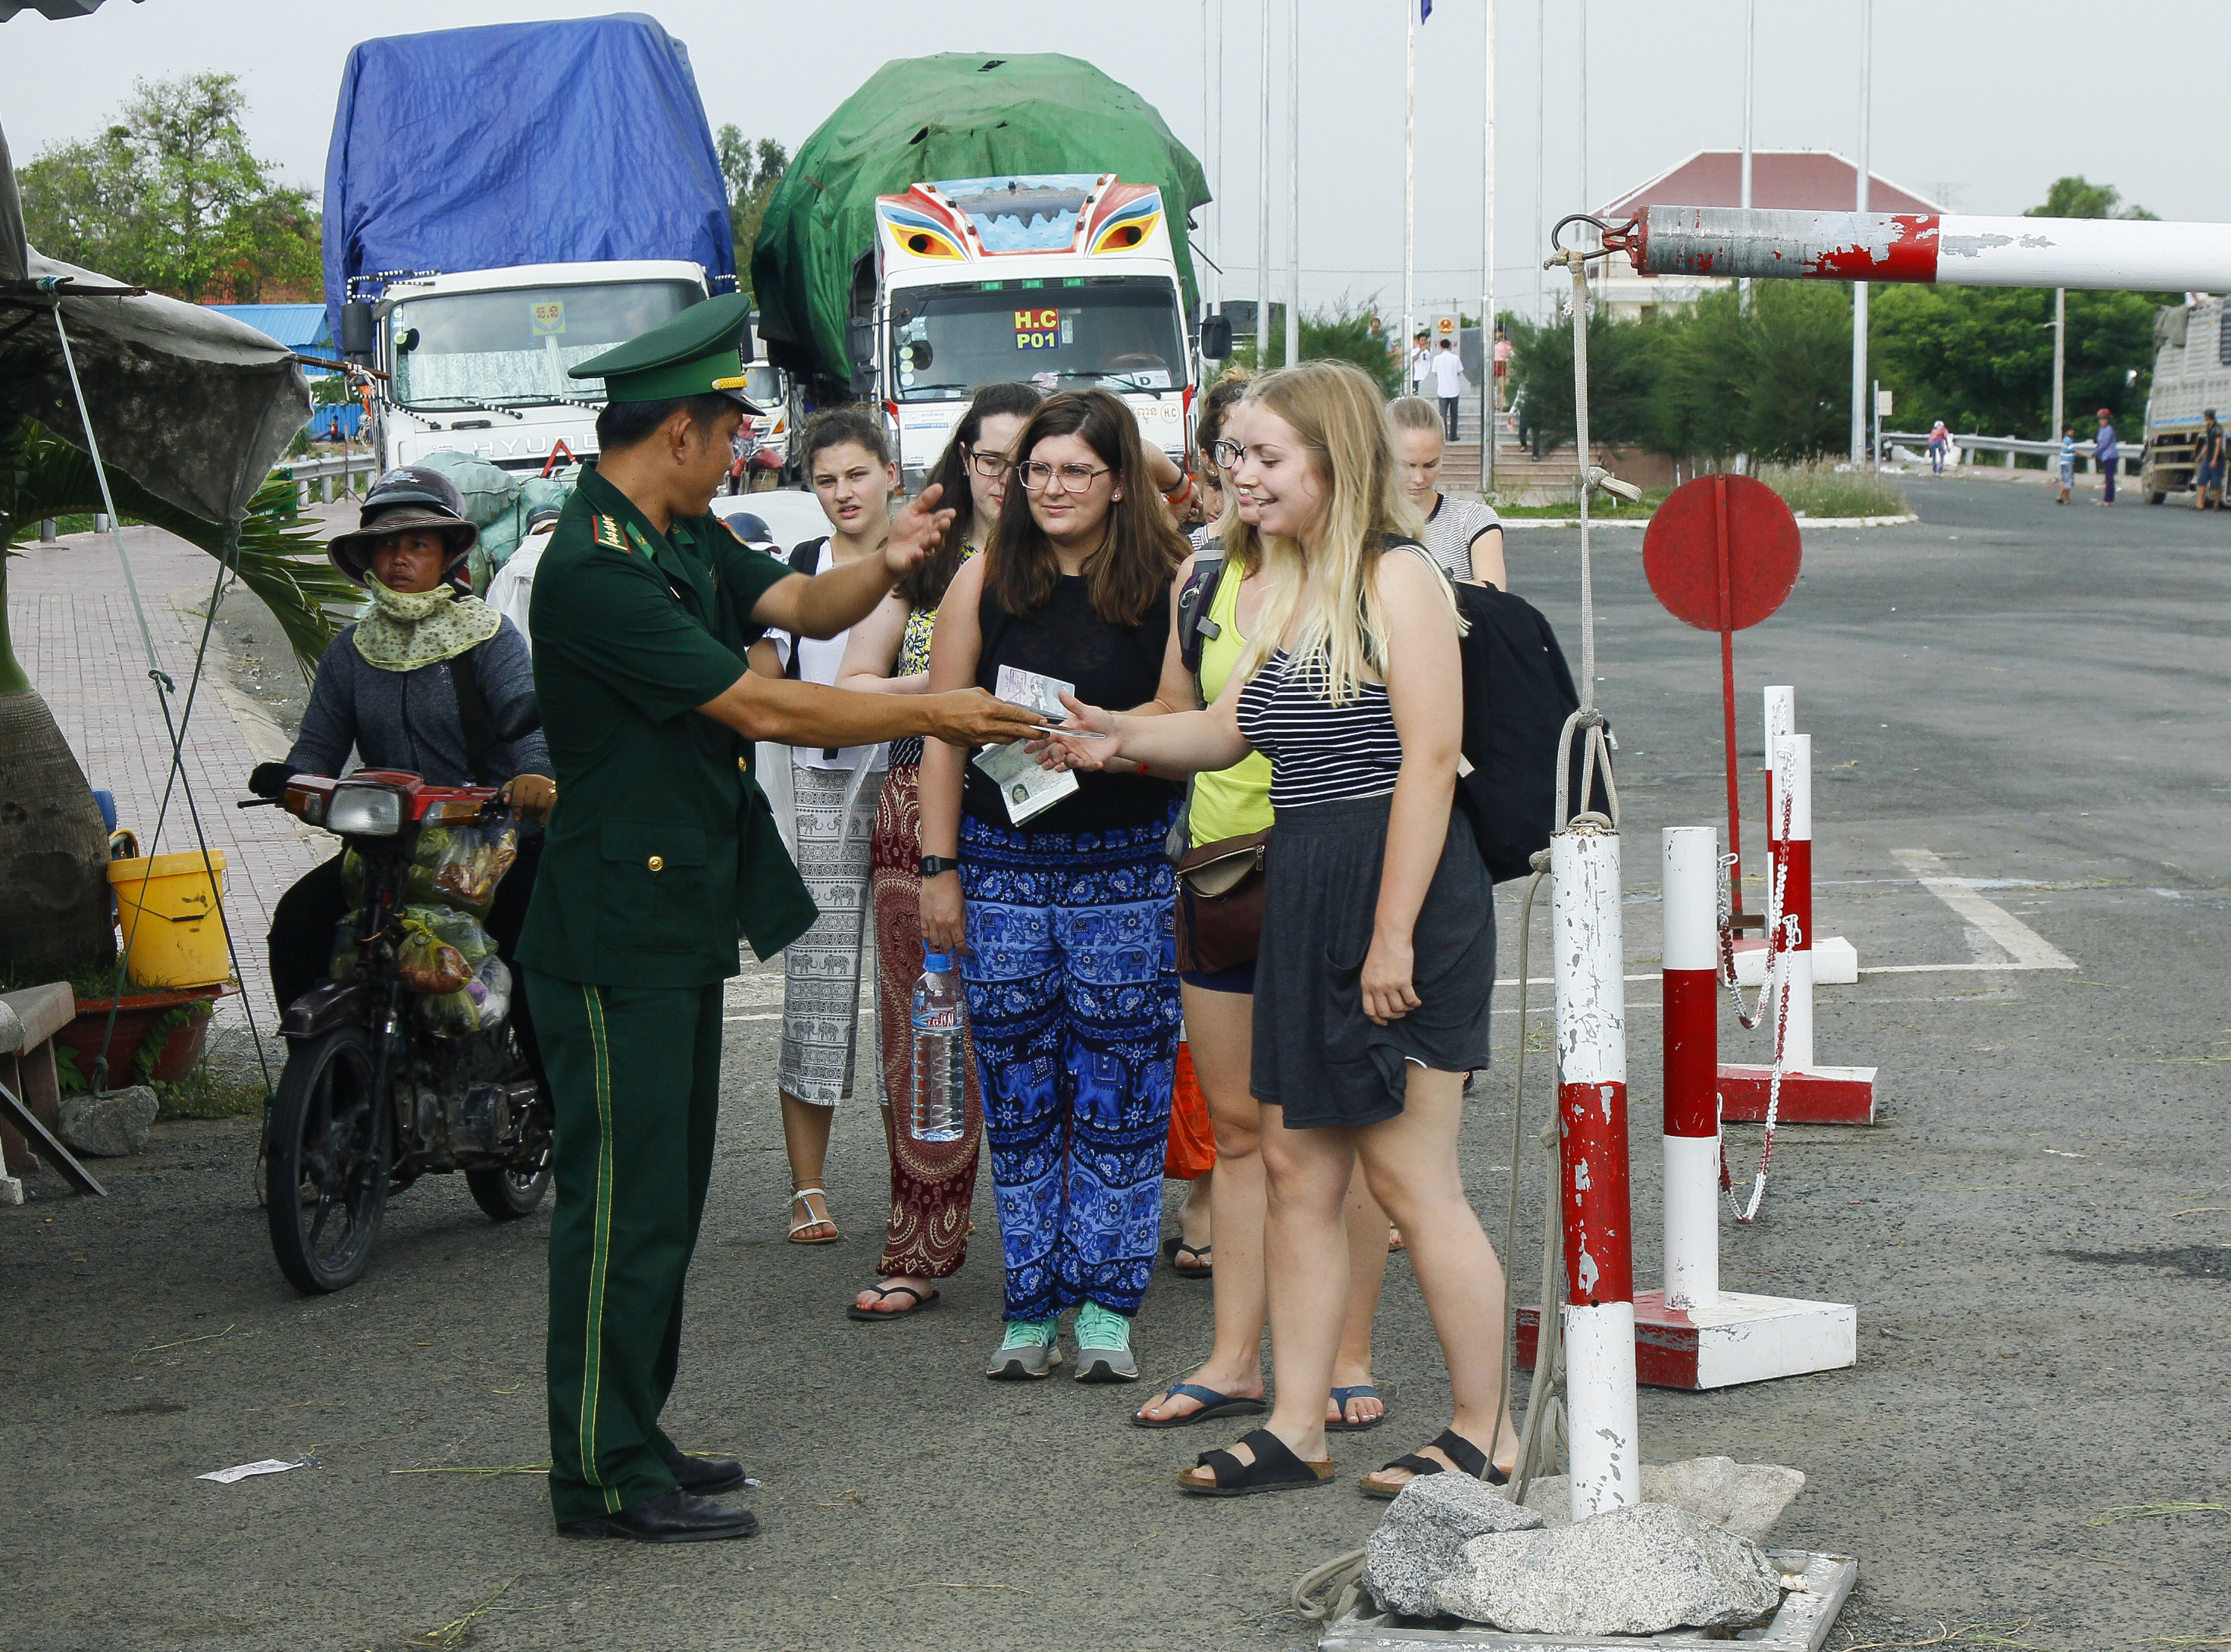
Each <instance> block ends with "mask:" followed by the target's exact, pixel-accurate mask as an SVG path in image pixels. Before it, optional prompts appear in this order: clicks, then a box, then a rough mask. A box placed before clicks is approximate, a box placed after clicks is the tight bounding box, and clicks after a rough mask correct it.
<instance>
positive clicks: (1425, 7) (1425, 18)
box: [1418, 0, 1433, 23]
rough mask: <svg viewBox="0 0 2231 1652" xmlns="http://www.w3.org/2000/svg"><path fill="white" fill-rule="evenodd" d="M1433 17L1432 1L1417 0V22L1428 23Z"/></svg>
mask: <svg viewBox="0 0 2231 1652" xmlns="http://www.w3.org/2000/svg"><path fill="white" fill-rule="evenodd" d="M1432 16H1433V0H1418V21H1419V23H1430V22H1432Z"/></svg>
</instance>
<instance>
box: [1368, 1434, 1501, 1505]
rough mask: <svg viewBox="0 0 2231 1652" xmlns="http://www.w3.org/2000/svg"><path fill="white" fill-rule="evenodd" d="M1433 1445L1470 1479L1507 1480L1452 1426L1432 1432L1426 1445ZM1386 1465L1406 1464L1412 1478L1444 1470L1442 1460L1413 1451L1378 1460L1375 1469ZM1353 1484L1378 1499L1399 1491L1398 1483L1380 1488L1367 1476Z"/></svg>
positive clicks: (1381, 1469) (1383, 1469)
mask: <svg viewBox="0 0 2231 1652" xmlns="http://www.w3.org/2000/svg"><path fill="white" fill-rule="evenodd" d="M1434 1447H1439V1449H1441V1450H1443V1451H1445V1452H1446V1453H1448V1455H1449V1462H1453V1463H1455V1464H1456V1466H1457V1468H1458V1470H1459V1471H1461V1472H1462V1473H1465V1474H1467V1475H1471V1477H1472V1478H1473V1479H1474V1480H1484V1481H1486V1482H1487V1483H1488V1484H1489V1485H1491V1486H1502V1485H1507V1484H1509V1483H1510V1475H1508V1474H1506V1473H1504V1471H1503V1470H1502V1469H1500V1468H1497V1467H1496V1466H1495V1465H1494V1464H1492V1463H1491V1462H1488V1460H1487V1454H1486V1453H1485V1452H1484V1451H1482V1450H1481V1449H1479V1448H1478V1446H1476V1445H1474V1444H1473V1443H1472V1442H1471V1441H1469V1440H1467V1439H1465V1437H1464V1436H1462V1435H1461V1434H1458V1432H1457V1431H1456V1430H1455V1429H1442V1430H1441V1431H1440V1432H1439V1434H1437V1435H1435V1436H1433V1443H1432V1446H1428V1447H1426V1449H1427V1450H1429V1451H1430V1450H1432V1449H1434ZM1389 1468H1407V1469H1408V1470H1409V1471H1410V1474H1411V1476H1412V1478H1413V1479H1414V1478H1416V1477H1417V1476H1418V1475H1440V1474H1446V1473H1447V1472H1448V1468H1447V1465H1446V1464H1445V1463H1439V1462H1434V1461H1433V1460H1432V1458H1431V1457H1426V1456H1420V1455H1418V1453H1416V1452H1414V1451H1413V1452H1412V1453H1410V1455H1407V1456H1404V1457H1397V1458H1395V1459H1394V1462H1382V1463H1381V1464H1380V1465H1379V1472H1380V1473H1381V1474H1382V1475H1383V1474H1385V1473H1386V1472H1387V1470H1388V1469H1389ZM1409 1483H1410V1481H1407V1480H1406V1481H1403V1482H1402V1486H1407V1485H1408V1484H1409ZM1356 1484H1357V1485H1358V1486H1360V1487H1361V1488H1362V1491H1363V1494H1364V1495H1365V1496H1366V1497H1375V1498H1377V1499H1379V1500H1380V1501H1381V1502H1392V1501H1394V1499H1395V1498H1397V1497H1399V1496H1400V1495H1401V1494H1402V1486H1395V1487H1391V1488H1388V1489H1385V1490H1381V1488H1379V1487H1375V1486H1374V1485H1373V1484H1372V1483H1371V1482H1370V1481H1368V1479H1367V1480H1361V1481H1357V1482H1356Z"/></svg>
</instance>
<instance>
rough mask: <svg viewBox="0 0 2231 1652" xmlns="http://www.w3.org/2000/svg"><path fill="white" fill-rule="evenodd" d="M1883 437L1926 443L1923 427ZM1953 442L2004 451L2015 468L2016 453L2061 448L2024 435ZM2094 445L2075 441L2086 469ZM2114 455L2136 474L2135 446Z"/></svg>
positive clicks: (2052, 453)
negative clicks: (2030, 439)
mask: <svg viewBox="0 0 2231 1652" xmlns="http://www.w3.org/2000/svg"><path fill="white" fill-rule="evenodd" d="M1882 439H1883V440H1884V441H1885V442H1906V443H1908V444H1910V445H1911V446H1913V447H1917V448H1923V449H1924V450H1925V449H1926V448H1928V446H1929V433H1928V432H1927V431H1926V430H1885V431H1884V432H1883V433H1882ZM1952 445H1953V446H1954V447H1955V448H1967V449H1968V450H1969V451H1970V452H1971V453H2002V454H2004V455H2006V458H2007V468H2008V470H2012V469H2013V468H2014V455H2016V454H2018V453H2027V454H2033V455H2036V456H2037V457H2039V458H2043V459H2052V458H2055V457H2057V456H2058V455H2060V443H2059V442H2032V441H2029V440H2028V439H2027V438H2026V437H2023V436H1960V435H1955V436H1953V437H1952ZM2097 445H2098V444H2097V443H2096V442H2078V443H2077V444H2076V456H2077V457H2078V458H2079V459H2080V460H2082V461H2084V465H2085V468H2086V470H2087V471H2089V470H2090V468H2092V465H2093V464H2094V462H2095V461H2096V455H2094V454H2093V452H2092V449H2093V448H2094V447H2096V446H2097ZM2115 457H2116V461H2117V462H2118V464H2119V465H2120V466H2121V467H2122V473H2121V474H2124V475H2126V476H2135V475H2137V474H2138V473H2137V463H2138V457H2139V454H2138V449H2137V448H2133V447H2131V446H2130V445H2128V444H2127V443H2126V444H2124V445H2123V446H2121V447H2118V448H2117V450H2116V455H2115ZM1954 462H1955V463H1958V462H1959V461H1957V460H1955V461H1954Z"/></svg>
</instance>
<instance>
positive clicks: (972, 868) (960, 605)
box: [921, 390, 1185, 1383]
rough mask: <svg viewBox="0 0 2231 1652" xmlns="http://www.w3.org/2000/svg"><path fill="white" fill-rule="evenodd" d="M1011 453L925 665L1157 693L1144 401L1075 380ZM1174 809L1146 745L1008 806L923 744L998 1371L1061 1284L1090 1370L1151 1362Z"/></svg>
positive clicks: (1035, 1366)
mask: <svg viewBox="0 0 2231 1652" xmlns="http://www.w3.org/2000/svg"><path fill="white" fill-rule="evenodd" d="M1016 453H1017V455H1018V459H1019V461H1020V463H1019V469H1018V474H1017V478H1016V480H1017V481H1019V482H1020V484H1021V485H1020V486H1019V487H1015V486H1010V487H1009V488H1008V489H1007V494H1006V500H1005V502H1004V503H1003V504H1002V505H1001V506H1000V508H999V526H998V528H997V529H996V531H995V532H993V537H992V544H991V545H990V547H989V549H988V550H986V552H985V553H984V554H983V555H982V556H980V557H978V558H976V559H975V560H974V561H973V562H970V563H967V564H966V565H963V566H962V568H961V569H960V572H959V573H957V574H955V575H954V579H953V584H951V586H949V587H948V588H947V591H946V595H945V600H944V602H943V603H941V605H940V607H939V610H938V615H937V626H936V629H935V632H934V636H933V637H932V639H931V642H930V661H929V681H930V687H932V688H934V689H942V688H949V687H958V686H960V685H962V684H965V683H968V682H974V683H977V684H979V685H982V686H990V685H993V684H994V683H996V682H997V681H999V676H1000V674H1001V670H1002V668H1009V667H1012V668H1014V670H1015V671H1016V672H1018V673H1023V674H1035V675H1036V676H1037V677H1038V678H1039V679H1041V680H1043V679H1044V678H1052V679H1057V680H1059V681H1062V682H1065V683H1070V684H1073V685H1074V686H1075V687H1076V690H1077V693H1078V694H1082V695H1084V696H1086V697H1087V698H1089V699H1090V700H1094V701H1095V702H1096V703H1107V702H1113V703H1115V704H1117V705H1122V706H1124V707H1131V706H1136V705H1140V704H1142V703H1143V702H1145V701H1148V700H1152V699H1154V694H1155V690H1156V688H1157V687H1159V685H1160V682H1161V669H1162V659H1163V655H1164V651H1165V647H1166V644H1167V641H1168V634H1169V624H1170V606H1169V586H1170V578H1171V576H1172V574H1173V573H1174V571H1176V568H1177V565H1178V563H1179V562H1180V560H1181V559H1182V558H1183V556H1184V553H1185V541H1184V540H1183V539H1181V538H1180V537H1179V535H1178V533H1177V531H1176V530H1175V529H1174V527H1173V526H1171V524H1170V519H1169V515H1168V513H1167V511H1166V510H1165V509H1164V507H1163V504H1162V501H1161V500H1160V499H1158V498H1157V497H1156V494H1155V487H1154V482H1153V480H1152V478H1151V476H1150V474H1149V472H1148V467H1147V462H1146V458H1145V455H1144V454H1143V453H1142V452H1141V444H1140V437H1139V422H1138V420H1137V419H1136V418H1135V417H1134V416H1133V415H1132V413H1131V410H1130V409H1129V408H1128V407H1127V406H1125V405H1124V403H1122V401H1121V400H1119V399H1118V398H1116V397H1114V396H1111V395H1110V394H1109V393H1108V392H1107V391H1105V390H1082V391H1070V392H1066V393H1064V394H1062V395H1057V396H1054V397H1050V398H1049V399H1048V400H1046V401H1045V402H1044V403H1042V404H1041V405H1040V406H1039V407H1038V410H1037V411H1036V412H1035V413H1034V414H1032V415H1031V419H1030V422H1029V423H1027V424H1025V426H1024V427H1023V430H1022V434H1021V435H1020V436H1018V438H1017V439H1016ZM1026 691H1027V692H1030V693H1031V694H1034V695H1036V694H1044V692H1045V691H1044V689H1043V688H1042V687H1038V686H1037V685H1032V686H1031V687H1029V688H1028V689H1027V690H1026ZM1016 755H1018V756H1019V755H1020V754H1019V753H1018V754H1016ZM964 771H965V778H964ZM1015 778H1017V777H1015V776H1012V775H1009V776H1007V777H1006V784H1012V783H1013V781H1014V779H1015ZM1035 801H1044V800H1043V799H1039V800H1035ZM1176 812H1177V795H1176V787H1175V786H1174V784H1172V783H1171V782H1169V781H1167V780H1165V779H1161V778H1151V777H1149V776H1148V775H1147V774H1146V773H1145V772H1144V771H1142V770H1141V767H1140V765H1138V764H1135V763H1126V764H1119V765H1116V766H1115V769H1114V770H1111V771H1107V772H1101V773H1094V774H1091V775H1088V776H1086V777H1084V778H1083V779H1082V780H1081V781H1080V782H1079V784H1078V785H1077V790H1076V791H1074V793H1072V794H1071V795H1069V796H1065V797H1057V798H1054V799H1053V800H1051V802H1048V803H1046V806H1044V808H1038V809H1034V810H1010V809H1009V807H1008V802H1007V798H1006V796H1005V795H1004V793H1003V792H1002V791H1001V790H1000V788H999V786H996V785H994V784H993V782H992V780H991V778H989V777H988V776H987V775H986V773H985V771H984V769H983V767H982V765H979V764H976V763H973V762H967V761H965V759H964V757H963V754H962V753H961V752H959V751H957V750H954V748H952V747H950V746H943V745H940V746H932V747H930V748H929V749H928V752H926V753H925V755H924V757H923V759H922V774H921V842H922V849H923V851H924V853H923V855H922V860H921V879H922V883H921V927H922V936H923V939H925V940H927V941H928V943H929V945H932V946H933V947H934V948H936V949H937V950H938V951H940V952H959V953H960V969H961V975H962V979H963V983H964V985H965V988H966V991H967V1010H968V1023H969V1028H970V1031H971V1032H972V1034H973V1036H974V1039H975V1045H976V1061H977V1065H978V1068H979V1069H980V1076H981V1082H982V1085H983V1097H984V1112H985V1133H986V1135H987V1136H988V1137H989V1138H990V1140H991V1144H992V1181H993V1187H994V1188H995V1189H996V1191H997V1192H998V1196H999V1233H1000V1240H1001V1243H1002V1246H1003V1248H1004V1249H1005V1252H1006V1335H1005V1336H1004V1337H1003V1339H1001V1342H1000V1345H999V1351H998V1352H996V1353H995V1354H994V1355H993V1358H992V1361H991V1365H990V1366H989V1374H990V1375H991V1376H992V1377H993V1378H999V1379H1005V1380H1027V1379H1030V1378H1042V1377H1045V1376H1048V1375H1050V1374H1051V1371H1052V1370H1053V1368H1054V1367H1055V1366H1056V1365H1058V1364H1059V1363H1060V1362H1061V1352H1060V1349H1059V1347H1058V1346H1057V1329H1058V1324H1057V1321H1058V1316H1059V1315H1060V1314H1061V1313H1063V1312H1064V1310H1066V1309H1068V1308H1070V1307H1075V1308H1076V1309H1077V1320H1076V1325H1075V1327H1074V1334H1075V1337H1076V1340H1077V1365H1078V1371H1077V1380H1078V1381H1080V1382H1103V1383H1105V1382H1135V1381H1136V1380H1137V1378H1138V1374H1139V1365H1138V1360H1137V1358H1136V1357H1135V1355H1134V1353H1133V1352H1132V1349H1131V1321H1132V1319H1133V1318H1134V1316H1135V1315H1136V1314H1137V1313H1138V1311H1139V1303H1140V1299H1141V1296H1142V1295H1143V1294H1144V1293H1145V1290H1146V1287H1147V1281H1148V1276H1149V1274H1151V1272H1152V1270H1153V1267H1154V1246H1155V1241H1156V1239H1157V1238H1158V1237H1159V1236H1160V1233H1161V1197H1162V1165H1163V1159H1164V1156H1165V1154H1166V1153H1167V1149H1168V1134H1169V1118H1170V1093H1171V1087H1172V1082H1173V1078H1174V1068H1175V1066H1176V1062H1177V1053H1178V982H1177V971H1176V967H1175V964H1174V957H1173V952H1172V938H1171V933H1170V904H1171V898H1172V895H1173V894H1174V888H1175V883H1174V874H1173V873H1172V870H1171V868H1170V863H1169V861H1168V859H1167V856H1166V855H1165V854H1164V852H1163V845H1164V842H1165V841H1166V840H1167V837H1168V835H1169V830H1170V825H1171V822H1172V820H1173V818H1174V816H1175V814H1176Z"/></svg>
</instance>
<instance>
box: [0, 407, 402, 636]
mask: <svg viewBox="0 0 2231 1652" xmlns="http://www.w3.org/2000/svg"><path fill="white" fill-rule="evenodd" d="M108 486H109V489H110V491H111V492H112V493H113V494H114V496H115V500H116V508H117V510H118V511H119V512H120V513H122V514H124V515H126V516H128V517H132V518H134V519H138V520H139V521H142V522H147V523H151V524H152V525H153V526H156V527H159V528H162V529H164V530H165V531H166V532H171V533H175V534H177V535H178V537H179V538H180V539H184V540H186V541H187V542H188V543H189V544H191V545H199V546H200V547H201V548H202V549H203V550H204V551H206V552H209V553H210V555H211V556H213V557H217V558H223V555H224V530H223V527H221V526H218V525H217V523H214V522H206V521H204V520H203V519H201V518H200V517H198V516H195V515H193V514H192V513H190V512H186V511H182V510H180V509H179V508H178V507H177V506H175V505H173V504H171V503H170V502H169V501H168V500H163V499H158V498H157V497H156V496H155V495H154V494H151V493H149V492H148V491H147V490H146V488H144V487H141V486H140V485H139V483H138V482H136V481H133V479H132V478H131V477H129V476H127V475H126V474H124V473H123V472H122V471H120V470H117V469H114V468H111V469H110V470H109V473H108ZM106 509H107V505H106V504H105V503H104V502H103V500H102V499H101V496H100V478H99V477H98V476H97V475H96V474H94V468H93V460H92V459H91V457H90V456H88V455H87V454H86V453H85V451H84V450H83V449H82V448H76V447H74V446H72V445H71V444H70V443H68V442H65V441H63V440H62V439H61V437H59V436H55V435H54V434H53V433H52V432H51V431H49V430H48V429H45V428H44V427H43V426H42V425H40V424H39V423H36V421H34V420H30V419H24V420H21V421H19V422H17V423H16V424H15V425H14V426H13V427H12V428H5V427H0V545H6V546H9V547H11V548H12V547H13V546H14V545H16V544H17V543H18V542H19V541H20V540H21V539H23V538H24V537H26V536H28V535H29V534H31V533H34V532H36V531H37V528H38V524H39V522H40V521H41V520H42V519H44V518H48V517H55V516H76V515H82V514H85V513H89V512H90V513H98V512H101V511H105V510H106ZM235 566H236V569H237V571H238V572H239V575H240V578H241V583H242V584H245V585H246V586H247V587H248V588H249V590H252V591H254V592H255V594H256V596H258V597H261V598H262V601H263V604H264V606H265V607H267V608H268V609H269V610H271V614H272V617H273V618H275V619H276V620H277V621H278V622H279V626H280V629H281V630H283V631H284V632H285V633H286V635H287V642H288V646H289V647H290V648H292V649H294V660H295V663H296V664H297V665H298V666H299V667H300V668H301V670H302V673H303V675H304V677H305V678H307V677H309V676H311V675H312V674H314V673H315V672H316V670H317V666H318V661H319V660H320V658H321V657H322V656H323V655H324V654H325V651H326V645H327V643H328V642H332V641H333V636H334V633H335V632H336V631H337V630H338V629H340V626H339V623H337V621H336V619H335V617H334V610H348V609H351V608H353V607H354V606H355V605H356V603H358V602H359V601H360V600H361V599H362V596H363V593H362V592H360V591H359V590H358V589H357V588H356V586H355V585H353V584H351V583H350V582H349V581H348V580H347V579H346V578H344V577H343V575H342V574H341V572H340V570H339V569H337V568H335V567H334V566H333V564H332V563H330V562H328V561H327V559H326V555H325V552H324V550H323V548H322V547H321V546H320V545H319V543H318V540H317V537H316V534H315V532H314V531H313V530H312V529H311V528H310V527H309V526H307V525H306V524H304V523H303V522H302V521H301V519H300V518H299V517H298V516H296V515H295V513H294V485H293V484H292V483H291V482H288V481H283V480H280V479H277V478H274V479H273V480H271V481H266V482H265V483H264V484H263V486H262V487H261V488H259V489H257V490H256V494H255V499H254V500H252V501H251V502H250V503H249V512H248V516H247V519H245V520H244V521H243V523H242V524H241V529H240V545H239V550H238V552H237V553H236V557H235Z"/></svg>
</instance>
